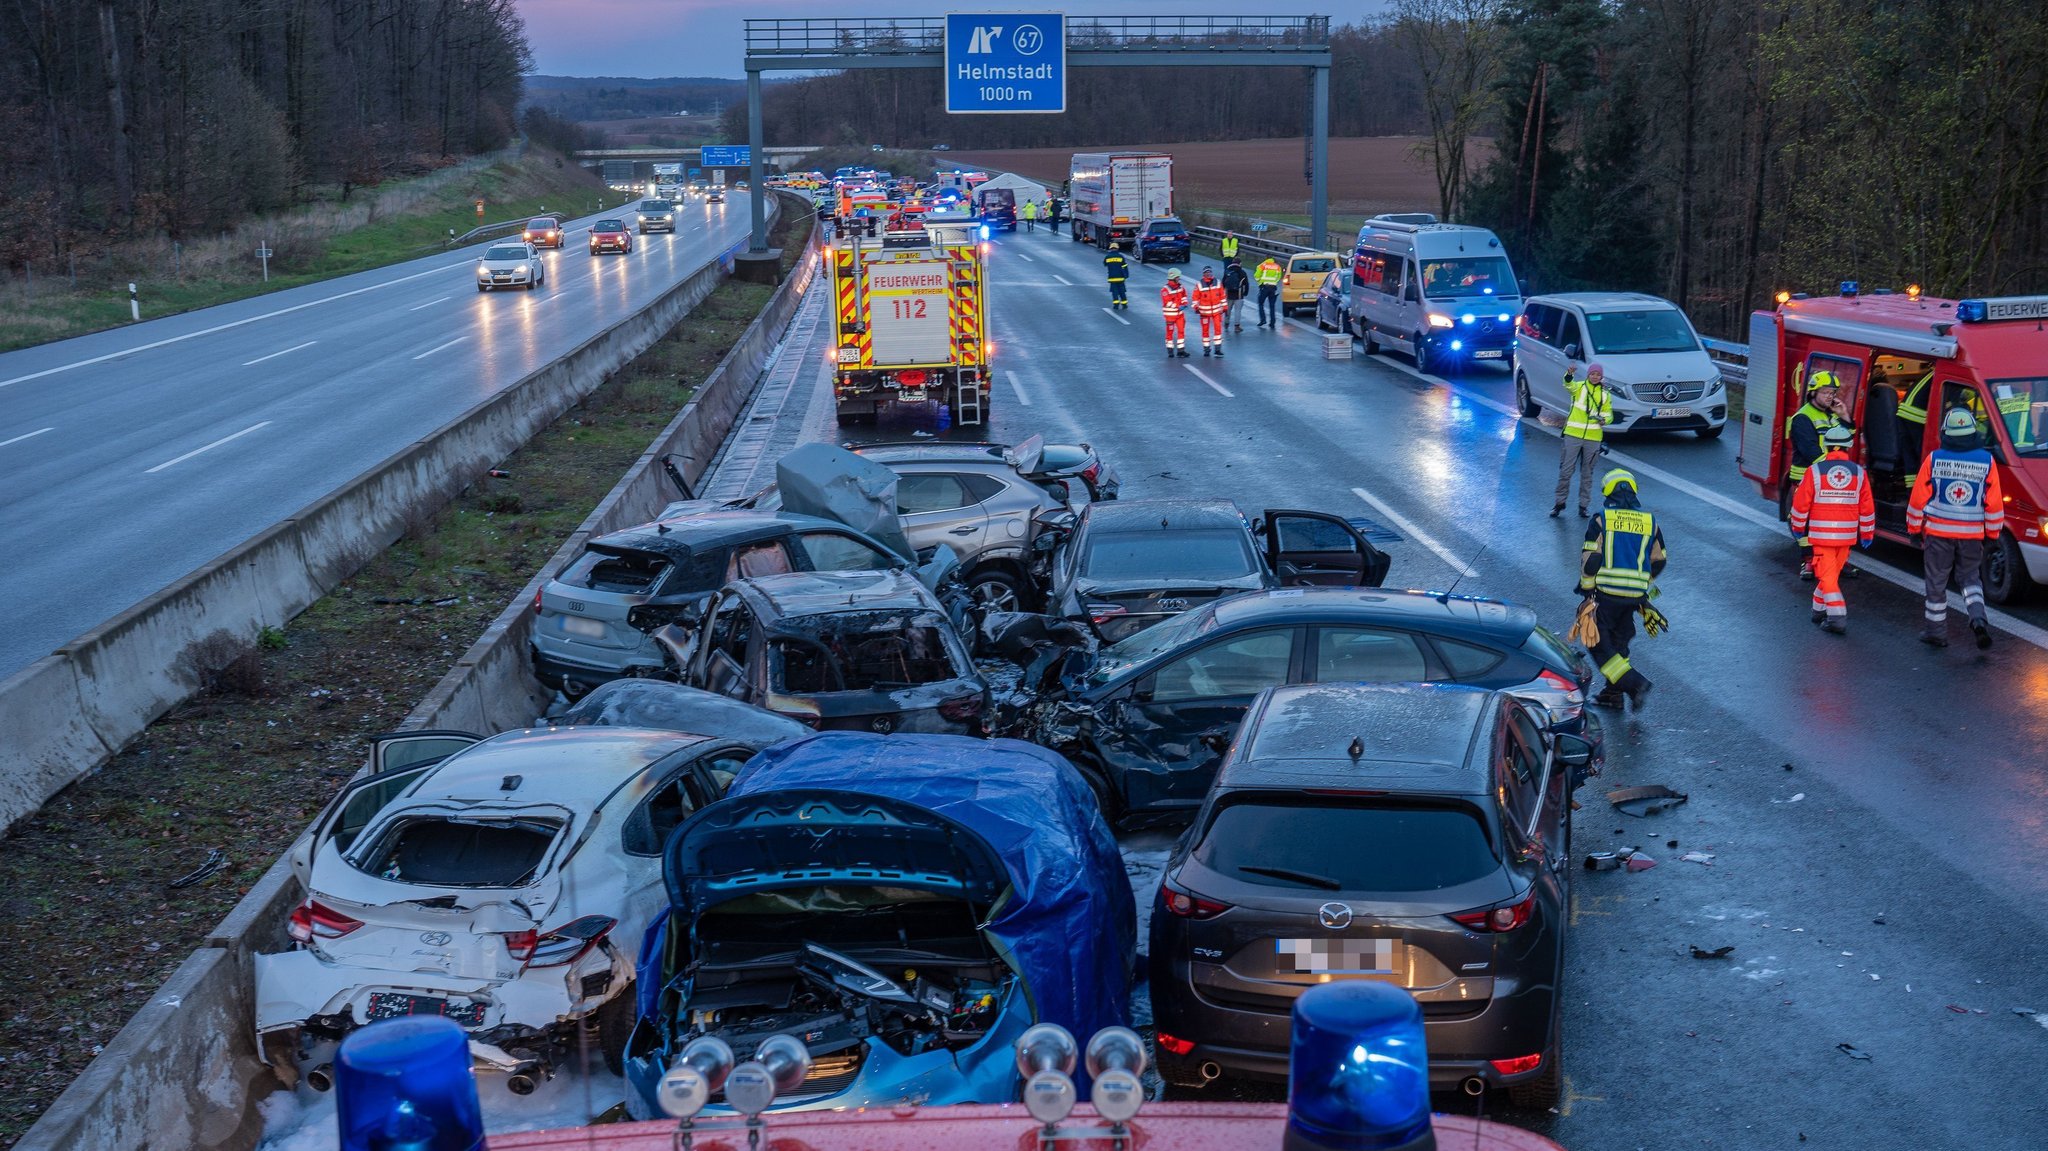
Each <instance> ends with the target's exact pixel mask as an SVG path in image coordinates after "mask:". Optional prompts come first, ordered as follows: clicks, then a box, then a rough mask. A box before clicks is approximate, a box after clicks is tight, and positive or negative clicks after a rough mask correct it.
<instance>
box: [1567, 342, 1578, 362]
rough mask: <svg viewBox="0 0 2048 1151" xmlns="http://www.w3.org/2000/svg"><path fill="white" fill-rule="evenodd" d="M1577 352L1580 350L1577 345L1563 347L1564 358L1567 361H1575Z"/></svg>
mask: <svg viewBox="0 0 2048 1151" xmlns="http://www.w3.org/2000/svg"><path fill="white" fill-rule="evenodd" d="M1579 351H1580V348H1579V346H1578V345H1577V344H1566V345H1565V346H1564V358H1565V359H1567V360H1576V359H1578V358H1579Z"/></svg>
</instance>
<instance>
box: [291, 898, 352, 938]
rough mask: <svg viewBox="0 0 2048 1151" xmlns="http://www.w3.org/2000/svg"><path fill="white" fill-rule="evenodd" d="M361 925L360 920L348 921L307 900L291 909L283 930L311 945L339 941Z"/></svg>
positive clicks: (332, 911)
mask: <svg viewBox="0 0 2048 1151" xmlns="http://www.w3.org/2000/svg"><path fill="white" fill-rule="evenodd" d="M362 925H363V921H362V920H360V919H350V918H349V917H348V916H346V915H343V914H342V913H341V912H339V911H336V910H334V909H333V908H331V907H323V906H322V905H320V904H318V903H316V902H314V901H313V900H310V899H308V900H307V901H306V902H304V903H301V904H299V905H298V906H297V907H295V908H293V909H292V918H291V922H290V923H289V924H288V925H287V926H286V927H285V930H286V931H287V932H289V933H290V934H291V937H292V938H293V939H296V940H298V941H299V942H300V943H311V942H312V941H313V940H315V939H340V938H341V937H342V936H344V935H347V934H348V933H349V932H351V931H354V930H355V929H356V928H358V927H361V926H362Z"/></svg>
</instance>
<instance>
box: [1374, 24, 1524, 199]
mask: <svg viewBox="0 0 2048 1151" xmlns="http://www.w3.org/2000/svg"><path fill="white" fill-rule="evenodd" d="M1505 9H1506V4H1505V3H1504V0H1398V2H1397V3H1396V4H1395V5H1394V28H1395V30H1396V32H1397V34H1398V35H1399V36H1400V38H1401V39H1403V40H1404V41H1406V42H1407V44H1408V46H1409V48H1410V50H1411V51H1412V52H1413V54H1414V57H1415V60H1416V63H1417V65H1418V66H1419V67H1420V69H1421V72H1422V105H1423V109H1424V111H1425V112H1426V113H1427V115H1428V120H1429V144H1428V146H1427V147H1428V151H1429V155H1430V159H1431V161H1432V162H1433V163H1434V164H1435V167H1436V188H1437V204H1438V206H1439V208H1440V209H1441V210H1442V216H1443V218H1444V219H1446V220H1448V219H1453V218H1455V217H1456V214H1457V210H1458V207H1459V204H1460V202H1461V198H1462V197H1463V195H1464V191H1465V180H1466V177H1467V176H1468V175H1470V173H1471V156H1470V152H1469V148H1468V145H1469V143H1470V141H1471V139H1472V137H1473V136H1474V135H1475V134H1477V133H1478V131H1479V130H1480V129H1481V128H1482V127H1484V126H1486V125H1487V124H1488V123H1489V122H1490V121H1491V119H1492V116H1493V111H1494V95H1493V82H1494V78H1495V77H1496V76H1497V75H1498V74H1499V72H1500V66H1501V58H1502V52H1503V49H1504V47H1505V42H1506V38H1505V35H1504V29H1503V27H1502V24H1501V16H1502V14H1503V12H1504V11H1505Z"/></svg>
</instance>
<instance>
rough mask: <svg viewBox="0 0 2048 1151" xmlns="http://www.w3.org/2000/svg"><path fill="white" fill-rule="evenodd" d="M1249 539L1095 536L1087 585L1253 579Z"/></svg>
mask: <svg viewBox="0 0 2048 1151" xmlns="http://www.w3.org/2000/svg"><path fill="white" fill-rule="evenodd" d="M1258 570H1259V567H1258V557H1256V556H1254V555H1253V554H1252V549H1251V540H1250V537H1248V536H1246V535H1245V534H1244V533H1243V532H1233V531H1228V530H1224V529H1203V530H1192V531H1142V532H1099V533H1095V534H1091V535H1090V536H1089V537H1088V554H1087V555H1086V556H1084V557H1083V558H1082V560H1081V571H1082V573H1083V574H1084V575H1086V576H1087V577H1088V578H1089V579H1096V580H1125V579H1146V578H1153V577H1159V578H1166V577H1170V578H1172V579H1178V580H1207V579H1217V580H1224V579H1238V578H1241V577H1243V576H1248V575H1256V574H1258Z"/></svg>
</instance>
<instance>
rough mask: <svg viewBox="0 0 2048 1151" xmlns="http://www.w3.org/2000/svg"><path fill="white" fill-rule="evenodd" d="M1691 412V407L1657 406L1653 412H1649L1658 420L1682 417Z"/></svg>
mask: <svg viewBox="0 0 2048 1151" xmlns="http://www.w3.org/2000/svg"><path fill="white" fill-rule="evenodd" d="M1691 414H1692V409H1691V408H1658V409H1657V410H1656V411H1655V412H1653V413H1651V415H1652V416H1654V417H1655V418H1657V419H1660V420H1674V419H1684V418H1685V417H1687V416H1689V415H1691Z"/></svg>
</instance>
